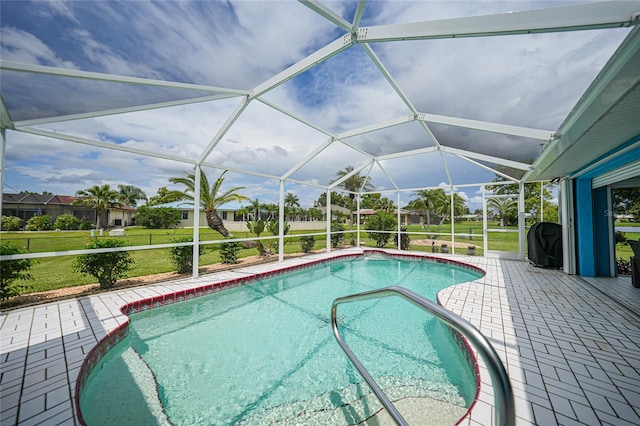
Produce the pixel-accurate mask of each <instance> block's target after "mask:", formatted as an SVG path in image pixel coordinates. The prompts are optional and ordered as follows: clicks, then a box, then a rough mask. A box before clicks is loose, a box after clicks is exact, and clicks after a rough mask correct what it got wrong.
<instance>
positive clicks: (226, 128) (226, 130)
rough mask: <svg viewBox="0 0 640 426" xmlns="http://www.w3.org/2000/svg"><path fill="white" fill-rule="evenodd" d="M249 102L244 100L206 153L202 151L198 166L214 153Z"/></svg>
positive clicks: (219, 130)
mask: <svg viewBox="0 0 640 426" xmlns="http://www.w3.org/2000/svg"><path fill="white" fill-rule="evenodd" d="M249 102H250V100H249V99H248V97H246V98H243V99H242V102H240V104H239V105H238V106H237V107H236V109H235V110H233V112H232V113H231V115H230V116H229V118H227V121H225V123H224V124H223V125H222V127H220V129H218V131H217V132H216V134H215V136H214V137H213V138H212V139H211V142H209V145H207V147H206V148H205V149H204V151H202V154H200V156H199V157H198V161H197V163H198V164H201V163H202V162H204V160H206V159H207V157H209V154H211V151H213V149H214V148H215V147H216V146H217V145H218V144H219V143H220V141H221V140H222V138H223V137H224V135H226V134H227V132H228V131H229V129H230V128H231V126H233V123H235V122H236V120H237V119H238V118H239V117H240V115H241V114H242V111H244V110H245V109H246V108H247V106H249Z"/></svg>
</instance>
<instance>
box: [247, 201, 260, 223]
mask: <svg viewBox="0 0 640 426" xmlns="http://www.w3.org/2000/svg"><path fill="white" fill-rule="evenodd" d="M249 207H251V214H252V215H253V220H258V219H260V212H261V211H262V203H261V202H260V200H258V199H257V198H256V199H255V200H252V201H250V202H249Z"/></svg>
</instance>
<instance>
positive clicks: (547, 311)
mask: <svg viewBox="0 0 640 426" xmlns="http://www.w3.org/2000/svg"><path fill="white" fill-rule="evenodd" d="M353 251H359V250H355V249H354V250H353ZM344 253H345V251H344V250H343V251H340V252H334V253H332V254H319V255H313V256H308V257H306V258H297V259H289V260H286V261H285V263H284V266H293V265H298V264H302V263H305V262H307V261H310V260H318V259H323V258H326V257H331V256H332V255H334V254H344ZM441 256H443V257H444V255H441ZM446 257H447V258H449V259H451V258H453V259H455V260H459V261H462V262H466V263H469V264H473V265H475V266H478V267H480V268H482V269H484V270H485V271H486V272H487V274H486V276H485V277H483V278H482V279H479V280H477V281H474V282H471V283H466V284H460V285H457V286H454V287H450V288H448V289H445V290H443V291H442V292H441V293H440V300H441V302H442V303H443V305H444V306H445V307H446V308H448V309H450V310H452V311H454V312H456V313H458V314H460V315H462V316H463V317H464V318H466V319H468V320H469V321H471V323H473V324H474V325H475V326H476V327H478V328H479V329H480V331H482V332H483V333H484V334H485V335H486V336H487V337H488V338H489V340H490V341H491V343H492V344H493V345H494V347H495V349H496V351H497V352H498V354H499V355H500V357H501V359H502V361H503V363H504V364H505V366H506V368H507V371H508V373H509V376H510V380H511V384H512V386H513V389H514V394H515V403H516V416H517V419H516V423H517V424H518V425H529V424H538V425H545V426H546V425H553V424H563V425H596V424H605V425H607V424H608V425H616V426H617V425H638V424H640V289H635V288H633V287H632V286H631V282H630V281H631V280H630V279H628V278H618V279H611V278H608V279H607V278H597V279H584V278H581V277H577V276H569V275H565V274H564V273H562V272H560V271H554V270H543V269H539V268H534V267H532V266H530V265H529V264H528V263H527V262H518V261H505V260H498V259H486V258H481V257H469V256H446ZM273 266H274V264H266V265H258V266H251V267H246V268H242V269H238V270H235V271H226V272H220V273H217V274H212V275H206V276H202V277H200V278H198V279H182V280H177V281H172V282H166V283H162V284H154V285H148V286H145V287H137V288H131V289H126V290H119V291H113V292H109V293H102V294H98V295H94V296H89V297H83V298H79V299H70V300H64V301H60V302H54V303H48V304H46V305H40V306H35V307H28V308H21V309H16V310H10V311H4V312H1V313H0V362H1V364H0V367H1V370H0V371H1V377H0V393H1V395H0V396H1V399H0V407H1V408H0V410H1V417H0V423H1V424H2V425H11V424H18V425H34V424H47V425H56V424H68V425H75V424H78V418H77V414H76V412H75V406H74V404H73V400H72V398H73V395H74V393H75V384H76V380H77V376H78V372H79V370H80V366H81V365H82V362H83V360H84V358H85V357H86V355H87V353H88V352H89V351H90V350H91V348H92V347H93V346H94V345H95V344H96V343H97V342H98V341H99V340H100V339H102V338H103V337H104V336H105V335H106V334H107V333H108V332H109V331H110V330H113V329H114V328H116V327H117V326H118V325H119V324H121V323H122V322H123V321H126V317H125V316H124V315H122V314H121V313H120V311H119V308H120V307H121V306H122V305H124V304H126V303H128V302H132V301H135V300H139V299H143V298H148V297H152V296H156V295H160V294H165V293H171V292H175V291H177V290H184V289H188V288H193V287H198V286H201V285H204V284H208V283H212V282H218V281H224V280H227V279H229V278H237V277H240V276H243V275H244V276H247V275H252V274H256V273H261V272H265V271H267V270H269V269H271V268H273ZM278 266H279V267H281V266H283V265H278ZM480 366H481V379H482V387H481V394H480V399H479V401H478V402H477V403H476V405H475V406H474V408H473V411H472V414H471V418H470V419H467V420H465V421H464V422H463V423H462V424H465V425H490V424H492V420H493V414H492V409H493V395H492V388H491V384H490V381H489V378H488V373H487V371H486V369H485V368H484V365H483V363H482V362H480Z"/></svg>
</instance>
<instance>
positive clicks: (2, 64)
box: [0, 60, 248, 96]
mask: <svg viewBox="0 0 640 426" xmlns="http://www.w3.org/2000/svg"><path fill="white" fill-rule="evenodd" d="M0 69H3V70H7V71H19V72H26V73H31V74H45V75H53V76H58V77H73V78H82V79H85V80H97V81H109V82H113V83H126V84H139V85H143V86H156V87H167V88H172V89H186V90H198V91H205V92H215V93H228V94H232V95H240V96H246V95H247V94H248V92H247V91H246V90H238V89H228V88H224V87H215V86H207V85H204V84H191V83H178V82H175V81H166V80H154V79H149V78H141V77H127V76H121V75H115V74H106V73H99V72H91V71H80V70H72V69H67V68H57V67H48V66H44V65H32V64H23V63H20V62H12V61H2V60H0Z"/></svg>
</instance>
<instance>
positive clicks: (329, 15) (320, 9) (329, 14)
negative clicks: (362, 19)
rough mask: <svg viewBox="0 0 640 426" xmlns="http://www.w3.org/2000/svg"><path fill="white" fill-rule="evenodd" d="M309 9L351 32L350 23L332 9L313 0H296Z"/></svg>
mask: <svg viewBox="0 0 640 426" xmlns="http://www.w3.org/2000/svg"><path fill="white" fill-rule="evenodd" d="M298 1H299V2H300V3H302V4H303V5H305V6H307V7H308V8H309V9H311V10H313V11H314V12H316V13H317V14H319V15H321V16H322V17H324V18H325V19H327V20H329V21H330V22H332V23H334V24H335V25H337V26H338V27H340V28H342V29H343V30H345V31H346V32H348V33H349V32H351V28H352V26H351V23H349V22H347V21H346V20H345V19H344V18H343V17H342V16H340V15H338V14H336V13H335V12H334V11H332V10H331V9H329V8H328V7H326V6H325V5H323V4H322V3H320V2H318V1H314V0H298Z"/></svg>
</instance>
